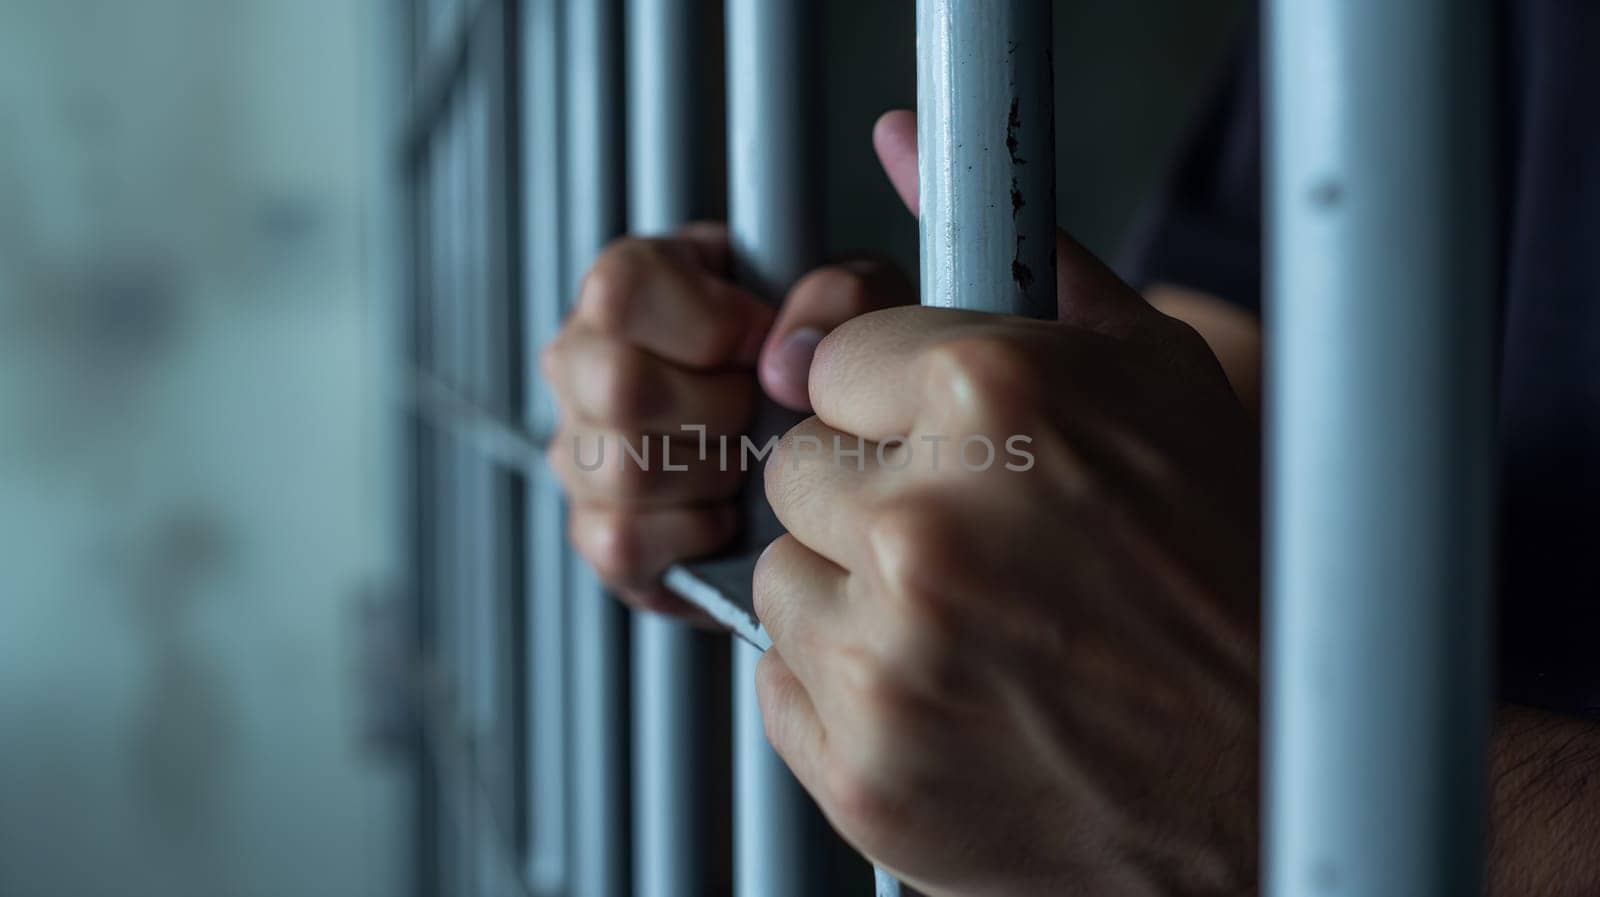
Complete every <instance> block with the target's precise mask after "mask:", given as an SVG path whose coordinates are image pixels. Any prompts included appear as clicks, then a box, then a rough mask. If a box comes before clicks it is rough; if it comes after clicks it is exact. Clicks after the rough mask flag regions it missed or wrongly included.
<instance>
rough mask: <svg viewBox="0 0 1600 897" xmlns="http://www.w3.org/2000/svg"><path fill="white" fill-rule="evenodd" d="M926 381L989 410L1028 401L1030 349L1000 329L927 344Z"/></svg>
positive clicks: (1031, 393) (1034, 374) (1034, 371)
mask: <svg viewBox="0 0 1600 897" xmlns="http://www.w3.org/2000/svg"><path fill="white" fill-rule="evenodd" d="M925 363H926V364H927V369H928V382H929V384H930V386H932V387H933V388H934V389H936V390H937V391H938V392H939V393H940V394H942V396H943V397H944V398H945V399H946V400H947V401H953V402H954V403H956V404H958V405H961V406H965V407H968V408H970V409H972V410H975V411H981V412H984V413H989V412H992V411H994V410H997V409H1000V408H1005V407H1019V408H1020V407H1031V406H1032V405H1033V404H1034V402H1035V400H1036V399H1037V398H1038V396H1037V392H1038V383H1039V380H1040V371H1039V369H1038V364H1037V362H1036V361H1035V359H1034V357H1033V353H1032V352H1030V351H1029V349H1028V348H1027V347H1026V346H1024V345H1023V344H1022V343H1021V342H1020V341H1018V340H1015V339H1011V338H1008V337H1007V336H1006V335H1004V334H998V333H996V334H981V335H979V334H974V335H969V336H962V337H958V338H955V339H951V340H947V341H945V342H942V343H939V344H938V345H935V346H933V347H931V348H929V349H928V350H927V355H926V361H925Z"/></svg>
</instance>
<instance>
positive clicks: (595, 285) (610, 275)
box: [578, 237, 660, 333]
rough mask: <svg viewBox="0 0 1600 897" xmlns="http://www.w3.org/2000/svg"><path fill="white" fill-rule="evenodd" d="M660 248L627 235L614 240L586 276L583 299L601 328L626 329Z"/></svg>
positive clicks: (605, 329)
mask: <svg viewBox="0 0 1600 897" xmlns="http://www.w3.org/2000/svg"><path fill="white" fill-rule="evenodd" d="M659 256H660V251H659V250H658V249H656V248H655V247H654V246H653V245H651V244H650V243H649V242H648V241H646V240H641V239H638V238H635V237H623V238H621V239H618V240H614V241H612V242H611V243H610V244H609V245H608V246H606V248H605V249H604V250H602V251H601V253H600V256H599V257H598V258H596V259H595V262H594V264H593V265H591V266H590V267H589V271H588V273H587V274H585V275H584V278H583V285H582V287H581V288H580V290H579V293H578V297H579V302H580V303H582V305H583V307H584V310H585V311H586V312H587V313H588V315H589V317H590V319H591V320H593V321H594V322H595V325H596V326H598V327H599V328H600V329H601V330H603V331H606V332H608V333H616V332H619V331H621V330H622V328H623V326H624V324H625V323H626V321H627V319H628V315H629V313H630V311H631V310H632V308H633V304H634V299H635V296H636V295H637V294H638V291H639V290H638V288H639V284H640V282H641V281H642V280H643V279H644V278H645V277H646V276H647V272H648V271H649V269H650V267H651V266H652V265H653V264H656V263H658V262H659Z"/></svg>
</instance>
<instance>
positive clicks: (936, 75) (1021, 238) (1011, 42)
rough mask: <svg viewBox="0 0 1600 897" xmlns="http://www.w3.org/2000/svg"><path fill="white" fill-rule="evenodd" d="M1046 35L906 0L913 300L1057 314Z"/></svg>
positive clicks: (1017, 2) (940, 1) (1005, 17)
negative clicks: (909, 13) (911, 26)
mask: <svg viewBox="0 0 1600 897" xmlns="http://www.w3.org/2000/svg"><path fill="white" fill-rule="evenodd" d="M1052 34H1053V32H1052V30H1051V8H1050V2H1049V0H917V149H918V157H917V158H918V165H917V168H918V198H919V204H920V206H921V218H920V228H921V248H922V254H921V255H922V304H923V305H934V306H940V307H944V308H962V309H969V310H972V311H985V312H994V313H999V314H1010V315H1026V316H1028V317H1033V318H1044V319H1049V318H1054V317H1055V316H1056V276H1055V270H1056V264H1055V208H1056V181H1055V159H1056V153H1055V94H1054V80H1053V76H1052V55H1051V41H1052ZM907 892H909V890H908V889H907ZM901 893H902V888H901V886H900V885H899V884H898V883H896V882H895V881H894V880H893V879H892V878H890V877H889V876H888V875H886V874H884V873H882V872H879V873H878V894H879V895H881V897H897V895H899V894H901Z"/></svg>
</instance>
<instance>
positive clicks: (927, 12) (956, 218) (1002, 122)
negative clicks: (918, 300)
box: [917, 0, 1056, 318]
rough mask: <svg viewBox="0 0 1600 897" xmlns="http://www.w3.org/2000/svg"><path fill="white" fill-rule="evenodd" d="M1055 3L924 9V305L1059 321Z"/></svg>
mask: <svg viewBox="0 0 1600 897" xmlns="http://www.w3.org/2000/svg"><path fill="white" fill-rule="evenodd" d="M1050 12H1051V10H1050V3H1049V2H1048V0H917V144H918V147H919V150H920V155H919V163H918V171H919V175H920V189H919V193H920V198H921V206H922V215H921V230H922V303H923V304H924V305H939V306H946V307H954V308H965V309H972V310H975V311H989V312H1000V313H1002V314H1014V315H1017V314H1020V315H1026V316H1028V317H1033V318H1054V317H1055V316H1056V278H1055V107H1054V82H1053V79H1052V73H1051V69H1052V60H1051V33H1052V32H1051V17H1050Z"/></svg>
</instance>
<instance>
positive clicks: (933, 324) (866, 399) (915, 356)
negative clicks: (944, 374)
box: [810, 307, 1001, 442]
mask: <svg viewBox="0 0 1600 897" xmlns="http://www.w3.org/2000/svg"><path fill="white" fill-rule="evenodd" d="M1000 320H1001V319H1000V318H998V317H997V316H994V315H986V314H982V313H979V312H969V311H957V310H954V309H948V308H925V307H913V308H893V309H887V310H885V311H879V312H874V313H872V314H870V315H863V316H861V317H859V318H856V319H855V320H853V321H850V322H848V323H846V324H844V325H843V326H841V327H839V328H838V329H836V330H834V332H833V333H831V334H829V335H828V338H827V339H826V340H824V341H823V343H822V344H821V345H820V346H819V347H818V348H817V354H816V357H815V358H814V359H813V360H812V363H811V379H810V396H811V402H812V406H813V408H814V409H815V411H816V414H817V417H819V418H820V419H821V420H822V421H823V422H824V423H826V424H827V425H828V426H830V427H832V428H834V429H836V430H842V431H845V432H847V433H858V434H860V435H862V436H865V437H866V438H867V439H869V440H872V441H874V442H883V441H885V440H888V439H891V438H894V437H901V436H905V435H906V434H908V433H910V432H911V431H912V429H913V428H914V425H915V423H916V421H917V417H918V415H919V414H920V413H921V406H922V400H923V397H924V396H925V395H926V394H927V393H928V391H929V390H928V386H929V384H928V383H927V382H926V378H927V376H928V369H929V367H930V356H933V355H936V354H937V353H936V352H934V351H933V350H934V349H935V347H936V346H938V345H939V344H941V343H949V342H951V341H954V340H958V339H960V338H961V337H962V336H963V335H966V334H973V333H979V332H981V331H982V329H984V328H993V327H995V326H996V322H997V321H1000Z"/></svg>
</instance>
